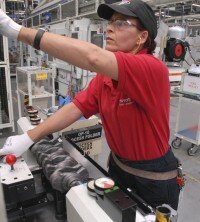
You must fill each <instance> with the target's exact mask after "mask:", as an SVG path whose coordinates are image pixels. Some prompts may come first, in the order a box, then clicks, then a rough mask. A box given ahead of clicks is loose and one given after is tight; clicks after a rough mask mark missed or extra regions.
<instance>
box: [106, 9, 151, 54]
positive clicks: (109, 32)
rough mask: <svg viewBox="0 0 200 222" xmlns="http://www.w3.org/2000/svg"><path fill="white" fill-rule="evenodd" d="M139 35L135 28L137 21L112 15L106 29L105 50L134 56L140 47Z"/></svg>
mask: <svg viewBox="0 0 200 222" xmlns="http://www.w3.org/2000/svg"><path fill="white" fill-rule="evenodd" d="M146 32H147V31H146ZM141 33H142V32H141V31H140V30H138V28H137V19H135V18H133V17H129V16H125V15H122V14H120V13H114V14H113V16H112V17H111V19H110V21H109V22H108V25H107V28H106V47H105V49H106V50H108V51H111V52H116V51H123V52H131V53H134V54H135V53H136V52H137V51H139V49H140V47H141V45H142V44H141V43H142V42H141V40H142V39H141ZM147 35H148V34H147Z"/></svg>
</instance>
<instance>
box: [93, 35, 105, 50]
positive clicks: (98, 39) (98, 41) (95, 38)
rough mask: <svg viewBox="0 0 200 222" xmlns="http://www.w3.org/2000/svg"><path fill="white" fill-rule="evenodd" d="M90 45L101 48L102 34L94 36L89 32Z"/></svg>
mask: <svg viewBox="0 0 200 222" xmlns="http://www.w3.org/2000/svg"><path fill="white" fill-rule="evenodd" d="M91 43H93V44H95V45H97V46H99V47H101V48H103V34H96V33H92V32H91Z"/></svg>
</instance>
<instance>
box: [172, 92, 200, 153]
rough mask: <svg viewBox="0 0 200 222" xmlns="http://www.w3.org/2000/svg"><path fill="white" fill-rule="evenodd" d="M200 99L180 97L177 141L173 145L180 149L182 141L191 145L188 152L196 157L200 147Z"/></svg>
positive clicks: (176, 132)
mask: <svg viewBox="0 0 200 222" xmlns="http://www.w3.org/2000/svg"><path fill="white" fill-rule="evenodd" d="M199 132H200V99H197V98H196V100H195V99H193V98H191V97H185V95H181V96H180V97H179V106H178V115H177V122H176V129H175V137H176V138H175V139H174V140H173V141H172V143H171V145H172V147H173V148H175V149H178V148H180V147H181V144H182V140H185V141H188V142H189V143H190V145H189V147H188V149H187V152H188V155H190V156H194V155H195V154H196V153H197V150H198V148H199V147H200V146H199V145H200V133H199Z"/></svg>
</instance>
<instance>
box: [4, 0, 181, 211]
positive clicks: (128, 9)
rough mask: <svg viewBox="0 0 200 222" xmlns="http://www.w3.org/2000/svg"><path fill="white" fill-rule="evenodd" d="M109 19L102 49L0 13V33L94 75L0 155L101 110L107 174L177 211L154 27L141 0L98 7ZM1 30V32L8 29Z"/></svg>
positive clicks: (164, 79) (164, 78)
mask: <svg viewBox="0 0 200 222" xmlns="http://www.w3.org/2000/svg"><path fill="white" fill-rule="evenodd" d="M98 15H99V16H100V17H102V18H104V19H107V20H108V26H107V29H106V47H105V49H101V48H99V47H97V46H95V45H93V44H90V43H87V42H83V41H80V40H76V39H72V38H68V37H63V36H58V35H55V34H51V33H45V32H44V31H42V30H39V31H37V30H34V29H28V28H25V27H21V26H19V25H17V24H16V23H14V22H13V21H12V20H11V19H10V18H8V17H7V16H6V15H5V14H4V13H3V12H1V13H0V30H1V33H2V34H4V35H6V36H8V37H11V38H18V40H19V41H22V42H25V43H27V44H29V45H33V46H34V47H35V48H37V49H41V50H43V51H45V52H47V53H48V54H51V55H53V56H54V57H57V58H59V59H62V60H64V61H66V62H68V63H71V64H73V65H75V66H78V67H80V68H83V69H87V70H91V71H95V72H97V76H96V77H95V78H94V79H93V80H92V81H91V82H90V85H89V86H88V88H87V89H86V90H84V91H82V92H80V93H79V94H78V95H77V96H76V97H75V98H74V100H73V101H72V103H70V104H69V105H66V106H64V107H63V108H62V109H60V110H59V111H58V112H56V113H55V115H53V116H52V117H51V118H49V119H48V120H46V121H45V122H44V123H42V124H40V125H39V126H38V127H36V128H35V129H33V130H30V131H28V132H27V133H25V134H23V135H20V136H13V137H9V138H8V139H7V141H6V143H5V145H4V147H3V149H1V150H0V155H5V154H7V153H14V154H16V155H17V156H19V155H21V154H22V153H23V152H24V151H26V150H27V149H28V148H29V147H30V146H31V145H32V144H33V143H34V142H36V141H38V140H39V139H41V138H42V137H44V136H45V135H48V134H49V133H52V132H55V131H59V130H61V129H63V128H65V127H67V126H69V125H70V124H72V123H73V122H74V121H76V120H78V119H79V118H80V116H82V115H84V116H85V117H86V118H89V117H90V116H91V115H93V114H96V113H100V116H101V120H102V124H103V127H104V130H105V134H106V138H107V142H108V144H109V147H110V149H111V151H112V155H111V158H110V162H109V172H110V175H111V176H112V177H113V178H114V179H115V180H116V181H118V182H119V183H121V184H123V185H124V186H126V187H127V188H131V189H134V190H135V191H136V192H137V193H138V194H139V195H140V196H141V197H142V198H143V199H144V200H145V201H146V202H147V203H149V204H150V205H152V206H153V207H156V206H158V205H161V204H163V203H166V204H169V205H171V207H172V208H174V209H177V207H178V197H179V187H178V185H177V183H176V177H177V160H176V158H175V157H174V155H173V153H172V152H171V150H170V149H169V145H168V141H169V101H170V97H169V95H170V94H169V79H168V70H167V68H166V66H165V65H164V64H163V63H162V62H161V61H159V60H158V59H157V58H155V57H154V56H153V55H152V52H153V50H154V49H155V43H154V39H155V37H156V35H157V23H156V18H155V16H154V13H153V11H152V9H151V8H150V7H149V6H148V5H147V4H146V3H144V2H142V1H140V0H134V1H131V2H129V1H123V2H118V3H114V4H111V5H106V4H102V5H100V6H99V8H98ZM5 27H6V28H5Z"/></svg>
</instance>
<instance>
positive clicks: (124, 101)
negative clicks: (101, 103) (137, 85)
mask: <svg viewBox="0 0 200 222" xmlns="http://www.w3.org/2000/svg"><path fill="white" fill-rule="evenodd" d="M133 103H134V102H133V100H132V99H131V98H126V99H120V100H119V105H120V106H126V105H131V104H133Z"/></svg>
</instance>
